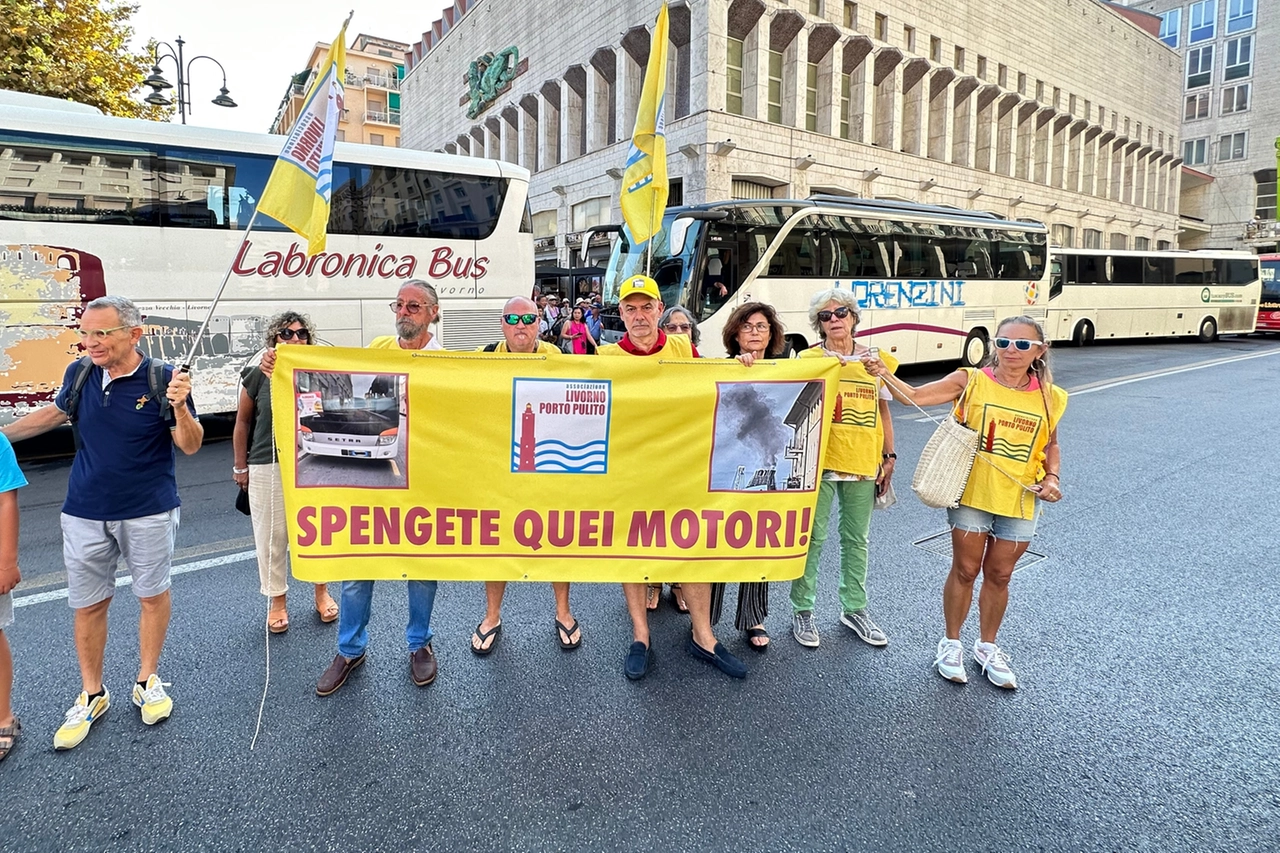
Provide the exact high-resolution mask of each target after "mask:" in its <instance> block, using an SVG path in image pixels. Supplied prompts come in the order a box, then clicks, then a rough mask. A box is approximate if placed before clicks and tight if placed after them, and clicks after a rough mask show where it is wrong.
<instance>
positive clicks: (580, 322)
mask: <svg viewBox="0 0 1280 853" xmlns="http://www.w3.org/2000/svg"><path fill="white" fill-rule="evenodd" d="M560 339H561V340H563V341H567V342H568V343H569V344H570V345H571V346H572V348H573V353H572V354H573V355H586V354H587V353H588V352H595V351H596V347H597V346H598V344H597V343H596V339H595V338H593V337H591V330H590V329H588V328H587V315H586V313H585V312H584V311H583V309H582V306H581V305H579V306H577V307H576V308H574V309H573V313H572V314H570V315H569V322H567V323H565V324H564V328H563V329H561V330H560ZM588 344H590V345H591V349H590V350H588V349H587V345H588Z"/></svg>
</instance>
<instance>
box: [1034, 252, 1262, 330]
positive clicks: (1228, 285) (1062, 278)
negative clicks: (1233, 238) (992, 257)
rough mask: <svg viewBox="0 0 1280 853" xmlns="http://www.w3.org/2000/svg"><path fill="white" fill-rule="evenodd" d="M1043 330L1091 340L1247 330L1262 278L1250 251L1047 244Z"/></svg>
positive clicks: (1255, 315)
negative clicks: (1050, 256) (1046, 318)
mask: <svg viewBox="0 0 1280 853" xmlns="http://www.w3.org/2000/svg"><path fill="white" fill-rule="evenodd" d="M1051 251H1052V253H1053V260H1052V272H1051V275H1050V282H1049V326H1048V333H1049V335H1050V336H1051V337H1052V338H1053V339H1054V340H1065V341H1071V342H1072V343H1074V344H1076V345H1077V346H1084V345H1086V344H1089V343H1092V342H1093V341H1095V340H1109V339H1119V338H1144V337H1170V336H1190V335H1194V336H1196V337H1197V338H1199V339H1200V340H1201V341H1205V342H1208V341H1212V340H1215V339H1216V338H1217V337H1218V333H1220V332H1223V333H1230V334H1248V333H1250V332H1252V331H1253V330H1254V326H1255V324H1256V323H1257V320H1258V303H1259V300H1260V298H1261V295H1262V282H1261V281H1260V279H1259V277H1258V256H1257V255H1254V254H1252V253H1250V252H1240V251H1230V250H1225V249H1224V250H1218V249H1200V250H1197V251H1193V252H1192V251H1173V250H1165V251H1118V250H1107V249H1056V248H1055V249H1053V250H1051Z"/></svg>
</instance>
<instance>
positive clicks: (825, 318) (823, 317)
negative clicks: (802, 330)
mask: <svg viewBox="0 0 1280 853" xmlns="http://www.w3.org/2000/svg"><path fill="white" fill-rule="evenodd" d="M848 316H849V309H848V308H846V307H844V306H843V305H841V306H840V307H839V308H837V309H836V310H834V311H819V312H818V322H819V323H830V322H831V318H832V317H839V318H840V319H841V320H843V319H844V318H845V317H848Z"/></svg>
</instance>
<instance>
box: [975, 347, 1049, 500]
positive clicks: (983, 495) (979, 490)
mask: <svg viewBox="0 0 1280 853" xmlns="http://www.w3.org/2000/svg"><path fill="white" fill-rule="evenodd" d="M963 370H964V371H965V373H967V374H968V375H969V376H970V377H971V378H970V382H971V383H972V384H971V387H970V388H969V396H968V398H967V400H966V401H965V411H964V422H965V425H966V426H968V427H969V428H970V429H974V430H977V431H978V434H979V435H980V436H981V437H982V438H981V441H979V443H978V458H977V459H976V460H974V463H973V470H972V471H971V472H970V473H969V484H968V485H967V486H965V489H964V495H963V496H962V497H961V498H960V503H961V504H963V505H964V506H970V507H973V508H974V509H980V510H983V511H984V512H991V513H995V514H996V515H1003V516H1008V517H1011V518H1031V517H1032V514H1033V513H1034V512H1035V506H1036V498H1035V495H1034V494H1033V493H1032V492H1028V491H1026V490H1025V489H1023V488H1021V487H1020V486H1019V483H1021V484H1023V485H1027V486H1034V485H1035V484H1036V483H1038V482H1040V481H1041V480H1042V479H1044V458H1045V453H1044V449H1045V448H1046V447H1048V445H1049V434H1050V433H1051V432H1052V431H1053V430H1054V429H1056V428H1057V425H1058V422H1059V421H1060V420H1062V414H1063V412H1065V411H1066V410H1067V392H1066V391H1064V390H1062V389H1061V388H1059V387H1058V386H1057V385H1054V386H1052V388H1051V391H1050V394H1049V399H1050V404H1051V405H1050V408H1051V411H1050V412H1049V413H1048V414H1049V417H1048V418H1047V419H1046V417H1045V415H1046V411H1045V398H1044V394H1042V393H1041V391H1040V389H1039V387H1037V388H1035V389H1034V390H1027V391H1015V390H1014V389H1012V388H1006V387H1004V386H1003V385H1001V384H1000V383H999V382H996V381H995V380H994V379H992V378H991V377H990V376H988V375H987V374H986V373H984V372H983V371H981V370H975V369H973V368H963ZM1046 420H1047V421H1048V422H1047V423H1046Z"/></svg>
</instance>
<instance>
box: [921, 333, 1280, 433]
mask: <svg viewBox="0 0 1280 853" xmlns="http://www.w3.org/2000/svg"><path fill="white" fill-rule="evenodd" d="M1270 355H1280V347H1274V348H1272V349H1269V350H1267V351H1265V352H1255V353H1249V354H1248V355H1237V356H1232V357H1230V358H1215V359H1212V360H1210V361H1200V362H1196V363H1194V364H1186V365H1183V366H1182V367H1168V368H1165V369H1163V370H1152V371H1149V372H1147V373H1135V374H1132V375H1131V376H1122V377H1120V378H1119V379H1104V380H1102V381H1101V382H1094V383H1090V384H1088V385H1081V386H1080V387H1078V388H1070V389H1068V390H1067V393H1068V394H1070V395H1071V396H1073V397H1074V396H1078V395H1080V394H1092V393H1093V392H1095V391H1107V390H1110V389H1111V388H1119V387H1120V386H1121V385H1131V384H1133V383H1134V382H1145V381H1146V380H1148V379H1160V378H1163V377H1165V376H1176V375H1177V374H1179V373H1190V372H1191V371H1193V370H1204V369H1205V368H1206V367H1218V366H1219V365H1223V364H1234V363H1235V362H1237V361H1248V360H1249V359H1252V358H1266V357H1267V356H1270ZM943 412H945V409H940V410H939V416H941V414H942V413H943ZM911 420H912V422H913V423H917V424H924V423H933V419H932V418H912V419H911Z"/></svg>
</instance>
